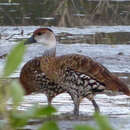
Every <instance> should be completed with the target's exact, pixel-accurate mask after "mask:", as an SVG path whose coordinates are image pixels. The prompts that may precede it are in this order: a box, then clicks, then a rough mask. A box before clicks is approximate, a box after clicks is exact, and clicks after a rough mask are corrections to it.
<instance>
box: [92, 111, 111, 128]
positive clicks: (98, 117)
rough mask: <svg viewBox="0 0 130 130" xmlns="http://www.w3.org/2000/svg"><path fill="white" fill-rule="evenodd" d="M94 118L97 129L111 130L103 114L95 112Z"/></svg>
mask: <svg viewBox="0 0 130 130" xmlns="http://www.w3.org/2000/svg"><path fill="white" fill-rule="evenodd" d="M94 118H95V120H96V123H97V125H98V127H99V130H113V128H112V127H111V125H110V123H109V121H108V119H107V118H106V117H105V116H103V115H100V114H99V113H95V114H94Z"/></svg>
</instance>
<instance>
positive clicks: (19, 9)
mask: <svg viewBox="0 0 130 130" xmlns="http://www.w3.org/2000/svg"><path fill="white" fill-rule="evenodd" d="M0 2H1V3H0V24H1V25H30V24H33V25H53V26H82V25H119V24H122V25H128V24H129V23H130V1H124V2H122V1H114V0H113V1H108V0H104V1H102V0H100V1H98V0H97V1H96V0H95V1H93V0H90V1H87V0H61V1H59V0H38V1H36V0H19V1H18V0H13V1H12V3H8V0H1V1H0Z"/></svg>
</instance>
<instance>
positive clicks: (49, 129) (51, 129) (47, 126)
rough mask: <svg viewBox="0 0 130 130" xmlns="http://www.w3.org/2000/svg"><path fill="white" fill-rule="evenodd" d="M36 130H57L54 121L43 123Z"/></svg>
mask: <svg viewBox="0 0 130 130" xmlns="http://www.w3.org/2000/svg"><path fill="white" fill-rule="evenodd" d="M38 130H59V128H58V126H57V124H56V123H55V122H54V121H48V122H45V123H44V124H43V125H42V126H41V127H40V128H39V129H38Z"/></svg>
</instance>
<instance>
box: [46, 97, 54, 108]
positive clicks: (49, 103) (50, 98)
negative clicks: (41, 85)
mask: <svg viewBox="0 0 130 130" xmlns="http://www.w3.org/2000/svg"><path fill="white" fill-rule="evenodd" d="M46 96H47V101H48V106H51V105H52V99H53V97H52V96H50V95H49V94H47V95H46Z"/></svg>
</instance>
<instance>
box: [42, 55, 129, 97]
mask: <svg viewBox="0 0 130 130" xmlns="http://www.w3.org/2000/svg"><path fill="white" fill-rule="evenodd" d="M66 67H70V68H71V69H73V70H75V71H78V72H81V73H84V74H86V75H88V76H91V77H92V78H94V79H96V80H97V81H99V82H101V83H104V84H105V85H106V89H108V90H112V91H120V92H123V93H124V94H126V95H130V90H129V89H128V87H127V85H126V84H125V83H124V82H123V81H121V80H120V79H119V78H118V77H116V76H115V75H113V74H112V73H111V72H110V71H108V70H107V69H106V68H105V67H104V66H102V65H101V64H99V63H97V62H95V61H94V60H92V59H91V58H89V57H87V56H83V55H79V54H69V55H62V56H58V57H55V58H54V57H46V58H45V57H44V58H43V59H42V60H41V69H42V70H44V72H45V73H46V75H48V77H49V78H50V79H52V80H54V82H60V81H61V80H62V77H63V76H62V75H63V73H64V70H65V68H66Z"/></svg>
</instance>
